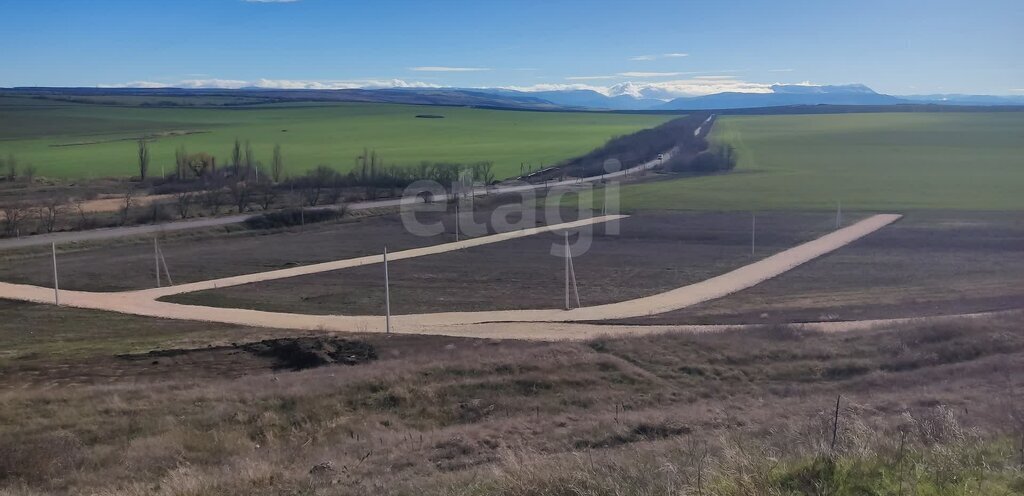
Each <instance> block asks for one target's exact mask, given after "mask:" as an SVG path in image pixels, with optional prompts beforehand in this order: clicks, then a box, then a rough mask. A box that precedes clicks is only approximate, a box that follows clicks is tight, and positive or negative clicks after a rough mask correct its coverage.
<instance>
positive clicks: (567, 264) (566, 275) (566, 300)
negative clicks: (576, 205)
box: [563, 231, 569, 310]
mask: <svg viewBox="0 0 1024 496" xmlns="http://www.w3.org/2000/svg"><path fill="white" fill-rule="evenodd" d="M563 256H564V257H565V309H566V310H569V231H566V232H565V253H564V254H563Z"/></svg>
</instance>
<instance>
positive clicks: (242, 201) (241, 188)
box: [228, 181, 251, 213]
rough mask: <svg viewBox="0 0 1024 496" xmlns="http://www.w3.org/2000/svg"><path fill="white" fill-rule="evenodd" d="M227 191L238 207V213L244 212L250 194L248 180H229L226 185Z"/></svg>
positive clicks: (247, 205)
mask: <svg viewBox="0 0 1024 496" xmlns="http://www.w3.org/2000/svg"><path fill="white" fill-rule="evenodd" d="M228 191H229V192H230V193H231V198H232V199H233V200H234V202H235V206H236V207H237V208H238V213H242V212H244V211H245V210H246V209H247V208H248V207H249V197H250V194H251V191H250V188H249V182H248V181H231V184H229V185H228Z"/></svg>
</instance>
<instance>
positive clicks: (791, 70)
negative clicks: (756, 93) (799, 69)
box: [768, 69, 793, 72]
mask: <svg viewBox="0 0 1024 496" xmlns="http://www.w3.org/2000/svg"><path fill="white" fill-rule="evenodd" d="M768 72H793V69H768Z"/></svg>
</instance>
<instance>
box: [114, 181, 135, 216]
mask: <svg viewBox="0 0 1024 496" xmlns="http://www.w3.org/2000/svg"><path fill="white" fill-rule="evenodd" d="M135 203H136V202H135V188H133V187H132V186H131V185H128V186H127V187H126V188H125V190H124V193H123V194H122V196H121V205H120V207H119V208H118V213H119V215H120V217H119V221H120V225H122V226H123V225H125V224H127V223H128V216H129V215H130V214H131V211H132V208H133V207H134V206H135Z"/></svg>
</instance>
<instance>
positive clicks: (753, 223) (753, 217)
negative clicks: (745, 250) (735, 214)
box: [750, 212, 757, 256]
mask: <svg viewBox="0 0 1024 496" xmlns="http://www.w3.org/2000/svg"><path fill="white" fill-rule="evenodd" d="M756 248H757V214H755V213H753V212H751V213H750V256H754V250H755V249H756Z"/></svg>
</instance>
